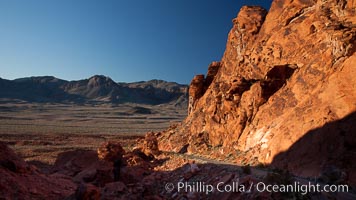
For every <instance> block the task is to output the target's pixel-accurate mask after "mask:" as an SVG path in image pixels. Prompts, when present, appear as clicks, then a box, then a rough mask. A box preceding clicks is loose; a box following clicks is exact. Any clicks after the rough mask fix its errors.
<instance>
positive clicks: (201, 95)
mask: <svg viewBox="0 0 356 200" xmlns="http://www.w3.org/2000/svg"><path fill="white" fill-rule="evenodd" d="M355 51H356V1H351V0H349V1H347V0H338V1H336V0H331V1H323V0H294V1H287V0H275V1H274V2H273V3H272V6H271V9H270V11H269V12H268V14H267V11H266V10H264V9H263V8H261V7H249V6H245V7H243V8H241V10H240V12H239V14H238V16H237V18H235V19H234V20H233V28H232V30H231V31H230V33H229V36H228V40H227V45H226V51H225V53H224V56H223V58H222V60H221V62H218V64H217V63H214V64H213V66H218V67H215V69H216V71H215V72H214V73H208V75H207V78H205V79H204V77H203V76H202V75H200V76H196V77H194V79H193V80H192V83H191V87H190V91H189V95H190V98H189V101H190V102H189V115H188V117H187V118H186V119H185V121H184V122H183V123H182V125H181V126H179V127H178V128H175V129H170V130H168V131H167V132H166V133H165V134H163V135H162V136H161V137H160V144H159V145H160V149H162V150H169V151H176V152H178V151H180V152H184V151H186V150H187V151H188V153H196V154H204V155H207V156H211V157H221V158H226V157H227V156H235V157H236V158H237V162H238V163H251V164H257V163H265V164H271V163H272V164H273V165H277V166H280V167H284V168H288V169H289V170H291V171H293V172H294V173H297V174H300V175H306V176H311V175H313V176H314V175H316V174H318V173H319V172H320V171H321V170H322V168H323V167H325V166H327V165H335V166H337V167H339V168H341V169H342V170H345V171H347V172H348V176H349V178H350V179H354V178H356V175H355V172H356V170H355V169H356V166H355V163H353V160H356V155H355V153H354V152H355V146H356V141H355V138H356V137H355V136H356V127H355V126H356V125H355V124H356V123H355V121H356V117H355V113H354V112H355V111H356V88H355V86H356V76H355V75H356V54H355ZM210 68H211V67H209V69H210ZM215 74H216V75H215Z"/></svg>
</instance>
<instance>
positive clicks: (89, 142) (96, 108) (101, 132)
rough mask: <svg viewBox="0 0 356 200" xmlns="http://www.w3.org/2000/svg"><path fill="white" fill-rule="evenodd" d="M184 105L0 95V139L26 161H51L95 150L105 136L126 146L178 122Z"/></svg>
mask: <svg viewBox="0 0 356 200" xmlns="http://www.w3.org/2000/svg"><path fill="white" fill-rule="evenodd" d="M185 116H186V109H185V108H179V107H175V106H173V105H155V106H152V105H136V104H121V105H112V104H101V105H91V104H86V105H74V104H49V103H28V102H22V101H12V100H11V101H9V100H6V99H0V140H1V141H5V142H7V143H8V144H10V145H11V147H12V148H13V149H14V150H15V151H16V153H18V154H20V155H21V156H22V157H23V158H24V159H25V160H27V161H40V162H43V163H46V164H52V163H53V162H54V161H55V158H56V156H57V155H58V153H60V152H64V151H68V150H74V149H92V150H95V149H96V148H97V147H98V146H99V145H100V144H101V143H103V142H105V141H108V140H119V141H120V142H121V143H122V144H123V146H124V147H125V148H127V149H130V148H132V147H133V146H134V145H135V143H136V141H137V139H139V138H141V137H142V136H143V135H144V134H145V133H146V132H147V131H160V130H164V129H166V128H167V127H169V126H170V125H171V124H174V123H179V122H181V121H182V120H183V119H184V118H185Z"/></svg>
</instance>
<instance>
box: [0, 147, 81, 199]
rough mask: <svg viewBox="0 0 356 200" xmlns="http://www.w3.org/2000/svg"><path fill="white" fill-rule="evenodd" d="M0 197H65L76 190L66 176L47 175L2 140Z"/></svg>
mask: <svg viewBox="0 0 356 200" xmlns="http://www.w3.org/2000/svg"><path fill="white" fill-rule="evenodd" d="M0 177H1V178H0V199H24V200H26V199H64V198H65V197H67V196H69V195H70V194H71V193H73V192H74V191H75V188H76V186H75V184H74V183H73V182H72V181H71V180H70V178H68V177H66V176H60V175H58V174H51V175H45V174H42V173H40V172H39V171H38V170H37V169H36V168H35V167H34V166H31V165H28V164H27V163H26V162H25V161H24V160H23V159H21V158H20V157H19V156H17V155H16V154H15V153H14V152H13V151H12V150H11V149H10V148H8V147H7V145H6V144H5V143H3V142H0Z"/></svg>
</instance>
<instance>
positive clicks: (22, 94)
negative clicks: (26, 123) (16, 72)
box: [0, 75, 188, 107]
mask: <svg viewBox="0 0 356 200" xmlns="http://www.w3.org/2000/svg"><path fill="white" fill-rule="evenodd" d="M187 89H188V87H187V86H186V85H181V84H178V83H174V82H167V81H162V80H151V81H141V82H134V83H116V82H114V81H113V80H112V79H111V78H110V77H106V76H102V75H95V76H92V77H90V78H89V79H84V80H79V81H66V80H61V79H58V78H56V77H53V76H39V77H28V78H20V79H15V80H6V79H1V78H0V98H6V99H18V100H24V101H28V102H44V103H47V102H48V103H81V104H83V103H89V104H90V103H113V104H117V103H137V104H150V105H157V104H164V103H173V104H175V105H177V106H179V107H186V105H187Z"/></svg>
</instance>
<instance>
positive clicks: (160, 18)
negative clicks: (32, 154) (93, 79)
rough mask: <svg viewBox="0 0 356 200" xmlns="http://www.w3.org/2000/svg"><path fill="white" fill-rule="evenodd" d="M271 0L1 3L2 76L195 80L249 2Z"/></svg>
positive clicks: (43, 0)
mask: <svg viewBox="0 0 356 200" xmlns="http://www.w3.org/2000/svg"><path fill="white" fill-rule="evenodd" d="M270 4H271V1H270V0H0V77H2V78H6V79H15V78H19V77H28V76H42V75H52V76H56V77H58V78H62V79H66V80H79V79H84V78H88V77H90V76H92V75H95V74H101V75H106V76H109V77H111V78H112V79H113V80H115V81H117V82H134V81H140V80H150V79H163V80H168V81H175V82H178V83H189V82H190V80H191V79H192V77H193V76H194V75H195V74H202V73H203V74H205V73H206V71H207V67H208V64H209V63H210V62H211V61H215V60H220V59H221V57H222V55H223V52H224V49H225V45H226V39H227V34H228V32H229V30H230V29H231V27H232V22H231V20H232V19H233V18H234V17H236V15H237V13H238V11H239V9H240V7H241V6H242V5H262V6H263V7H265V8H269V6H270Z"/></svg>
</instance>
